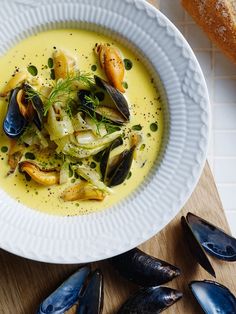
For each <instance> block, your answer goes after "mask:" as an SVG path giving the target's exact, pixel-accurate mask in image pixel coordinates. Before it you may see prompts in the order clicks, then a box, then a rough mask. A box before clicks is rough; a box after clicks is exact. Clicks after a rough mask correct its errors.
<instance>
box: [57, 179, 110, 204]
mask: <svg viewBox="0 0 236 314" xmlns="http://www.w3.org/2000/svg"><path fill="white" fill-rule="evenodd" d="M105 197H106V193H104V191H102V190H100V189H98V188H97V187H96V186H94V185H93V184H91V183H89V182H87V181H81V182H80V183H78V184H75V185H73V186H71V187H69V188H68V189H66V190H65V191H64V192H63V194H62V196H61V198H62V199H63V200H64V201H65V202H68V201H70V202H71V201H77V200H81V201H85V200H96V201H103V200H104V198H105Z"/></svg>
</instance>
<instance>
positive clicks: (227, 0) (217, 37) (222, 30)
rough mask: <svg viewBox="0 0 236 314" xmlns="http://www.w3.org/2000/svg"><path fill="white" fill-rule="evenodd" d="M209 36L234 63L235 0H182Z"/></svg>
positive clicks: (235, 35)
mask: <svg viewBox="0 0 236 314" xmlns="http://www.w3.org/2000/svg"><path fill="white" fill-rule="evenodd" d="M182 4H183V6H184V8H185V9H186V10H187V11H188V13H189V14H190V15H191V16H192V17H193V19H194V20H195V21H196V22H197V23H198V24H199V25H200V26H201V27H202V28H203V30H204V31H205V32H206V33H207V34H208V36H209V38H210V39H211V40H212V41H213V42H214V43H215V44H216V45H218V46H219V47H220V48H221V49H222V51H223V52H224V53H225V54H226V55H227V56H229V57H230V58H231V59H232V60H233V61H234V62H235V63H236V0H182Z"/></svg>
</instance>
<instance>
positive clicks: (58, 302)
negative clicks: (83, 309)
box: [37, 267, 90, 314]
mask: <svg viewBox="0 0 236 314" xmlns="http://www.w3.org/2000/svg"><path fill="white" fill-rule="evenodd" d="M89 273H90V268H89V267H83V268H81V269H79V270H78V271H77V272H76V273H74V274H73V275H72V276H70V277H69V278H68V279H67V280H66V281H65V282H64V283H63V284H62V285H61V286H60V287H59V288H57V290H55V291H54V292H53V293H52V294H51V295H50V296H49V297H47V298H46V299H45V300H44V301H43V302H42V303H41V305H40V307H39V309H38V312H37V314H48V313H53V314H63V313H65V312H66V311H67V310H69V309H70V308H71V307H72V306H73V305H74V304H75V302H77V300H78V297H79V294H80V292H81V290H82V289H83V287H84V283H85V281H86V279H87V277H88V275H89Z"/></svg>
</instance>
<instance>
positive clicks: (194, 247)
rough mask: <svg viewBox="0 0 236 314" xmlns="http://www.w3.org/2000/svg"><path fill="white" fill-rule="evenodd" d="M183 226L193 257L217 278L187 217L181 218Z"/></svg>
mask: <svg viewBox="0 0 236 314" xmlns="http://www.w3.org/2000/svg"><path fill="white" fill-rule="evenodd" d="M181 224H182V228H183V231H184V235H185V238H186V241H187V243H188V247H189V250H190V252H191V253H192V255H193V257H194V258H195V259H196V260H197V261H198V263H199V264H200V265H201V266H202V267H203V268H204V269H205V270H206V271H207V272H208V273H209V274H211V275H212V276H214V277H215V276H216V275H215V271H214V269H213V267H212V265H211V263H210V261H209V259H208V258H207V256H206V253H205V252H204V250H203V248H202V246H201V244H200V243H199V242H198V239H197V238H196V236H195V235H194V233H193V231H192V229H191V227H190V225H189V223H188V221H187V220H186V219H185V217H182V218H181Z"/></svg>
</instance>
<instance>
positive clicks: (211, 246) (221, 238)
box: [186, 213, 236, 261]
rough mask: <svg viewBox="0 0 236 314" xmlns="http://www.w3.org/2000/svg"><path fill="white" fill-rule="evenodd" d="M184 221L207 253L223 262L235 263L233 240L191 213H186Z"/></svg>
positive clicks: (235, 254) (234, 241)
mask: <svg viewBox="0 0 236 314" xmlns="http://www.w3.org/2000/svg"><path fill="white" fill-rule="evenodd" d="M186 219H187V222H188V224H189V226H190V228H191V230H192V232H193V233H194V235H195V237H196V238H197V240H198V241H199V242H200V243H201V245H202V246H203V248H204V249H205V251H206V252H207V253H209V254H210V255H212V256H214V257H216V258H219V259H222V260H225V261H236V239H235V238H233V237H231V236H230V235H228V234H227V233H225V232H224V231H223V230H222V229H220V228H218V227H216V226H214V225H212V224H211V223H209V222H208V221H206V220H204V219H202V218H200V217H198V216H196V215H194V214H192V213H188V214H187V217H186Z"/></svg>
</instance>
